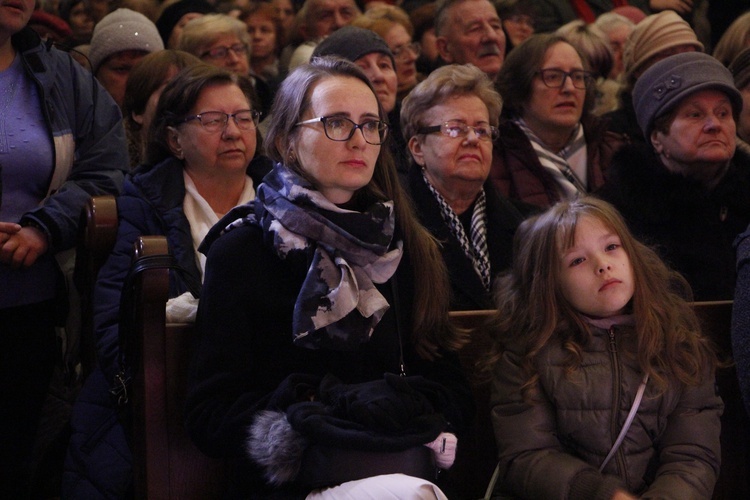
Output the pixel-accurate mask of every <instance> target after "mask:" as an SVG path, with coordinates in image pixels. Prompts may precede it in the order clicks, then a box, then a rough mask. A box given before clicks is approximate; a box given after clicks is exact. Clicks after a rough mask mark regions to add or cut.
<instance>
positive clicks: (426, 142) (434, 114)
mask: <svg viewBox="0 0 750 500" xmlns="http://www.w3.org/2000/svg"><path fill="white" fill-rule="evenodd" d="M447 121H456V122H460V123H464V124H466V125H470V126H472V127H478V126H484V127H487V126H489V124H490V116H489V111H488V110H487V106H486V105H485V104H484V102H483V101H482V100H481V99H480V98H479V97H477V96H474V95H461V96H455V97H452V98H450V99H448V100H447V101H444V102H442V103H440V104H438V105H436V106H432V107H431V108H429V109H428V110H427V112H426V113H425V114H424V116H423V118H422V120H420V122H421V123H423V124H424V126H426V127H430V126H435V125H440V124H442V123H445V122H447ZM409 150H410V151H411V154H412V156H413V157H414V161H415V162H416V164H417V165H420V166H421V167H423V168H424V170H425V173H426V175H427V179H428V180H429V181H430V184H432V186H433V187H434V188H435V189H437V191H438V192H439V193H440V194H441V195H442V196H443V197H444V198H446V200H448V202H449V203H450V200H451V199H455V198H457V197H458V196H460V197H461V198H463V199H466V198H467V193H468V195H469V197H474V196H476V195H477V194H479V190H480V189H481V187H482V184H484V181H486V180H487V176H488V175H489V173H490V164H491V163H492V140H491V138H489V137H487V138H485V139H479V138H478V137H477V135H476V134H475V133H474V132H473V131H472V130H471V129H470V130H469V133H468V134H467V135H466V136H464V137H461V136H460V135H459V136H458V137H449V136H447V135H444V134H443V133H442V132H434V133H431V134H424V135H422V134H419V135H416V136H414V137H412V138H411V139H410V140H409Z"/></svg>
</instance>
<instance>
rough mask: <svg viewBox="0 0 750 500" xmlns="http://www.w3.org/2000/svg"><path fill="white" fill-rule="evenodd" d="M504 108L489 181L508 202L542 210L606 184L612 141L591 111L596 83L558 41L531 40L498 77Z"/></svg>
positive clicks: (554, 37) (516, 51)
mask: <svg viewBox="0 0 750 500" xmlns="http://www.w3.org/2000/svg"><path fill="white" fill-rule="evenodd" d="M497 89H498V91H499V92H500V95H502V96H503V100H504V102H505V107H504V109H503V119H502V121H501V123H500V127H499V128H500V137H499V139H498V141H496V150H495V155H494V157H493V164H492V169H491V171H490V178H491V179H492V181H493V183H494V184H495V186H496V187H497V188H498V189H499V190H500V192H501V193H503V194H504V195H506V196H508V197H510V198H511V199H518V200H522V201H524V202H526V203H530V204H532V205H536V206H538V207H541V208H546V207H549V206H551V205H553V204H554V203H555V202H557V201H559V200H562V199H566V198H571V197H573V196H576V195H577V194H584V193H587V192H591V191H593V190H595V189H596V188H598V187H600V186H601V185H602V184H603V183H604V172H605V170H606V167H607V165H608V164H609V161H610V158H611V156H612V153H613V148H614V147H615V138H614V137H612V134H609V133H608V132H607V130H606V127H605V126H604V123H603V122H602V121H601V120H599V119H598V118H596V117H594V116H593V115H592V114H591V109H592V106H593V103H594V99H595V95H594V79H593V78H592V75H591V73H590V72H589V71H588V67H587V63H586V62H585V59H584V58H583V57H582V56H581V55H580V54H579V52H578V51H577V50H576V49H575V47H573V46H572V45H571V44H570V43H568V42H567V41H566V40H565V39H564V38H563V37H561V36H559V35H553V34H545V35H533V36H531V37H530V38H529V39H527V40H526V41H525V42H523V43H522V44H521V45H519V46H518V47H516V48H515V49H513V50H512V51H511V52H510V53H509V54H508V57H507V58H506V60H505V62H504V63H503V67H502V69H501V70H500V73H499V74H498V79H497Z"/></svg>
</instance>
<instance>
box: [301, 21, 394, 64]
mask: <svg viewBox="0 0 750 500" xmlns="http://www.w3.org/2000/svg"><path fill="white" fill-rule="evenodd" d="M373 52H380V53H381V54H385V55H387V56H388V57H390V58H391V63H392V64H393V67H394V69H395V68H396V62H395V61H394V60H393V52H391V49H389V48H388V44H386V43H385V40H383V39H382V38H381V37H380V35H378V34H377V33H375V32H374V31H370V30H367V29H364V28H358V27H356V26H344V27H343V28H339V29H337V30H336V31H334V32H333V33H331V34H330V35H328V36H327V37H326V38H325V39H324V40H323V41H322V42H320V43H319V44H318V46H317V47H315V50H313V53H312V57H323V56H339V57H343V58H344V59H347V60H349V61H351V62H355V61H356V60H357V59H359V58H360V57H362V56H366V55H367V54H371V53H373Z"/></svg>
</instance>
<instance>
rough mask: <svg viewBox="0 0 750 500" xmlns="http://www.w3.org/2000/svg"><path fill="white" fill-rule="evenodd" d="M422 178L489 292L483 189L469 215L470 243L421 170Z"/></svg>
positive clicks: (457, 219) (485, 203)
mask: <svg viewBox="0 0 750 500" xmlns="http://www.w3.org/2000/svg"><path fill="white" fill-rule="evenodd" d="M422 177H424V182H425V183H426V184H427V187H428V188H430V191H431V192H432V195H433V196H434V197H435V199H436V200H437V202H438V205H440V215H442V216H443V220H444V221H445V223H446V224H448V227H449V228H450V230H451V233H452V234H453V236H455V237H456V239H457V240H458V242H459V243H460V244H461V248H463V250H464V253H465V254H466V257H468V258H469V260H470V261H471V262H472V264H473V265H474V271H476V273H477V275H478V276H479V279H481V280H482V285H484V289H485V290H487V291H489V290H490V278H491V272H490V254H489V250H488V249H487V196H486V195H485V194H484V189H482V190H481V191H480V192H479V196H477V199H476V201H475V202H474V212H473V213H472V214H471V242H469V238H468V237H467V236H466V230H465V229H464V225H463V224H461V220H460V219H459V218H458V215H457V214H456V212H454V211H453V209H452V208H451V207H450V205H448V202H447V201H445V198H443V196H442V195H441V194H440V193H438V191H437V189H435V188H434V187H433V186H432V184H430V181H429V180H427V176H426V175H425V172H424V170H422Z"/></svg>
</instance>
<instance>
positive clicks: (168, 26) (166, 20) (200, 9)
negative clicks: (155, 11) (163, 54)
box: [156, 0, 216, 47]
mask: <svg viewBox="0 0 750 500" xmlns="http://www.w3.org/2000/svg"><path fill="white" fill-rule="evenodd" d="M193 12H196V13H198V14H213V13H215V12H216V9H215V8H214V7H213V6H212V5H211V4H210V3H208V2H207V1H206V0H181V1H179V2H175V3H173V4H172V5H170V6H169V7H167V8H166V9H164V11H163V12H162V13H161V15H160V16H159V19H157V20H156V29H157V30H159V36H161V39H162V40H163V41H164V46H165V47H166V46H167V42H168V41H169V37H170V36H171V35H172V30H173V29H174V27H175V26H177V23H179V22H180V19H182V16H184V15H185V14H190V13H193Z"/></svg>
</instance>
